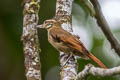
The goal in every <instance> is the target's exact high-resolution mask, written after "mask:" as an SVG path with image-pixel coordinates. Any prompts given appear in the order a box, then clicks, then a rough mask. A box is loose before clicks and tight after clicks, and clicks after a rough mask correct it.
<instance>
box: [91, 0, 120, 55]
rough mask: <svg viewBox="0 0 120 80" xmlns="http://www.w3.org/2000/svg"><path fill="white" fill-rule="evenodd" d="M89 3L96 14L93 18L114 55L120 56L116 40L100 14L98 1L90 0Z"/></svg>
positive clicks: (119, 45)
mask: <svg viewBox="0 0 120 80" xmlns="http://www.w3.org/2000/svg"><path fill="white" fill-rule="evenodd" d="M90 1H91V3H92V4H93V6H94V8H95V12H96V15H95V18H96V20H97V23H98V25H99V27H101V29H102V31H103V33H104V34H105V36H106V37H107V39H108V40H109V42H110V43H111V46H112V48H114V49H115V51H116V53H117V54H118V55H119V56H120V43H119V42H118V41H117V40H116V38H115V37H114V36H113V34H112V32H111V31H110V28H109V25H108V23H107V21H106V20H105V18H104V16H103V14H102V11H101V7H100V4H99V2H98V0H90Z"/></svg>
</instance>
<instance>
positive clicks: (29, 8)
mask: <svg viewBox="0 0 120 80" xmlns="http://www.w3.org/2000/svg"><path fill="white" fill-rule="evenodd" d="M24 2H25V3H24V10H23V16H24V20H23V35H22V41H23V45H24V58H25V61H24V63H25V67H26V71H25V72H26V78H27V80H41V71H40V68H41V65H40V57H39V53H40V48H39V41H38V35H37V27H36V26H37V24H38V12H39V3H40V0H24Z"/></svg>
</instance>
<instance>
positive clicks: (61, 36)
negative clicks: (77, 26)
mask: <svg viewBox="0 0 120 80" xmlns="http://www.w3.org/2000/svg"><path fill="white" fill-rule="evenodd" d="M50 35H51V36H52V37H53V38H54V40H56V41H57V42H63V43H64V44H65V45H66V46H68V47H70V48H73V49H76V50H78V51H79V52H80V53H83V54H84V55H85V54H86V55H87V53H88V51H87V50H86V48H85V47H84V45H83V44H82V42H80V41H79V40H78V39H77V38H76V37H75V36H73V35H72V34H71V33H69V32H67V31H65V30H64V29H62V28H59V29H58V28H56V29H54V30H51V31H50Z"/></svg>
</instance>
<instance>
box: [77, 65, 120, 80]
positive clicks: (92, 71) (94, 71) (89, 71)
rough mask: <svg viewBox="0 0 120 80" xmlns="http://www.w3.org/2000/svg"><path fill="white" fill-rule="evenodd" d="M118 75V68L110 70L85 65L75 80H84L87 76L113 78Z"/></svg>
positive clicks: (119, 68)
mask: <svg viewBox="0 0 120 80" xmlns="http://www.w3.org/2000/svg"><path fill="white" fill-rule="evenodd" d="M118 74H120V66H118V67H114V68H111V69H103V68H97V67H94V66H93V65H92V64H89V65H86V66H85V68H84V69H83V71H81V72H80V73H79V74H78V75H77V80H86V79H87V77H88V76H89V75H93V76H99V77H104V76H113V75H118Z"/></svg>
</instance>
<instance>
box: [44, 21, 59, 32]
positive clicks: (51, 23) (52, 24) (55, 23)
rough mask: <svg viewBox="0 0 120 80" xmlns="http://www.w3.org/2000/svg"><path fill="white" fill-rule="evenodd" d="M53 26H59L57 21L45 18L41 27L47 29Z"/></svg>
mask: <svg viewBox="0 0 120 80" xmlns="http://www.w3.org/2000/svg"><path fill="white" fill-rule="evenodd" d="M55 26H60V23H59V21H57V20H56V19H49V20H45V21H44V23H43V24H42V27H43V28H45V29H47V30H48V29H50V28H52V27H55Z"/></svg>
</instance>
